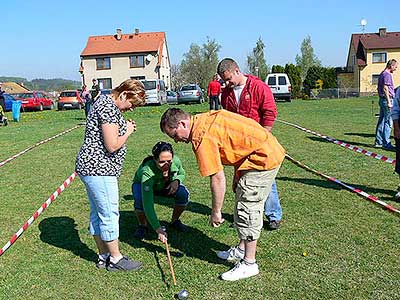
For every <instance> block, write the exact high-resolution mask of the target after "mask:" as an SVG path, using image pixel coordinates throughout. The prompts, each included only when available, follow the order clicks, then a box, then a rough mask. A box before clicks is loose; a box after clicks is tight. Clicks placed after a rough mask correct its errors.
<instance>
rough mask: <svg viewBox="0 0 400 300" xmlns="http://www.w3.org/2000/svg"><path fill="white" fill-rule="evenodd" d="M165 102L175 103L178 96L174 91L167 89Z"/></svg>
mask: <svg viewBox="0 0 400 300" xmlns="http://www.w3.org/2000/svg"><path fill="white" fill-rule="evenodd" d="M167 103H168V104H177V103H178V96H177V94H176V92H174V91H167Z"/></svg>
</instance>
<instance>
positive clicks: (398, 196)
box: [394, 192, 400, 200]
mask: <svg viewBox="0 0 400 300" xmlns="http://www.w3.org/2000/svg"><path fill="white" fill-rule="evenodd" d="M394 199H396V200H400V192H397V193H396V195H394Z"/></svg>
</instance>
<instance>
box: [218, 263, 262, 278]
mask: <svg viewBox="0 0 400 300" xmlns="http://www.w3.org/2000/svg"><path fill="white" fill-rule="evenodd" d="M258 273H260V271H259V270H258V265H257V264H256V263H254V264H252V265H246V263H245V262H244V261H240V262H238V263H237V264H236V265H235V266H234V267H233V268H232V269H231V270H229V271H228V272H225V273H223V274H221V279H223V280H227V281H236V280H239V279H244V278H249V277H251V276H255V275H257V274H258Z"/></svg>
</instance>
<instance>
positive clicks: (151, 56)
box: [146, 54, 154, 62]
mask: <svg viewBox="0 0 400 300" xmlns="http://www.w3.org/2000/svg"><path fill="white" fill-rule="evenodd" d="M153 58H154V56H153V55H151V54H147V56H146V60H147V61H148V62H150V61H152V60H153Z"/></svg>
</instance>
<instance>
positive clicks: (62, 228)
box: [39, 217, 97, 262]
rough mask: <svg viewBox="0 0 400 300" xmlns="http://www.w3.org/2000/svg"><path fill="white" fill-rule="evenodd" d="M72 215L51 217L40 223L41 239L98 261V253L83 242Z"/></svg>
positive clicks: (89, 259)
mask: <svg viewBox="0 0 400 300" xmlns="http://www.w3.org/2000/svg"><path fill="white" fill-rule="evenodd" d="M76 226H77V225H76V224H75V220H74V219H72V218H70V217H51V218H46V219H44V220H42V221H41V222H40V223H39V230H40V239H41V240H42V241H43V242H45V243H47V244H49V245H53V246H55V247H58V248H62V249H66V250H69V251H71V252H72V253H74V254H75V255H77V256H79V257H80V258H83V259H86V260H88V261H92V262H96V261H97V253H96V252H95V251H93V250H92V249H90V248H89V247H88V246H87V245H86V244H84V243H82V241H81V239H80V238H79V234H78V230H76Z"/></svg>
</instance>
